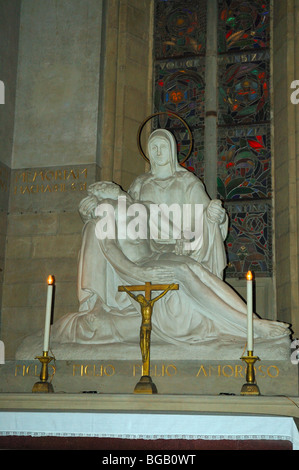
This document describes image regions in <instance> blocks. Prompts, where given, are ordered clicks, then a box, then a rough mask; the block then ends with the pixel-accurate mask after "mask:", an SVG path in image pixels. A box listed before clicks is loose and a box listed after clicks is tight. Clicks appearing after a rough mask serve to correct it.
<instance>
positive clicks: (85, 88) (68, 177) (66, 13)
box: [0, 0, 153, 359]
mask: <svg viewBox="0 0 299 470" xmlns="http://www.w3.org/2000/svg"><path fill="white" fill-rule="evenodd" d="M7 3H9V4H10V8H8V7H7ZM152 5H153V2H152V0H84V1H74V0H60V1H59V2H57V1H56V0H43V1H42V2H41V1H40V0H23V1H21V0H20V1H19V2H17V1H14V0H13V1H11V2H5V0H3V1H2V2H1V5H0V6H1V7H3V6H5V9H4V10H3V8H2V10H1V11H5V12H6V17H5V18H3V25H1V26H3V27H4V30H2V31H4V35H5V34H7V29H9V31H11V32H12V33H11V34H12V38H10V41H9V45H10V47H11V49H15V51H14V53H15V60H14V62H13V61H12V63H14V64H15V67H14V69H13V70H12V71H11V76H8V77H7V80H8V82H9V83H10V84H15V94H16V99H15V101H14V100H12V99H9V103H10V104H9V106H10V107H9V112H10V116H11V117H10V120H7V117H5V118H4V117H1V118H0V119H1V132H2V133H5V134H6V138H5V145H6V146H5V148H4V147H3V148H2V150H1V151H2V155H1V158H0V161H1V162H3V165H2V167H1V169H0V170H1V173H0V199H1V200H2V199H3V204H2V206H3V207H2V206H1V210H2V213H1V219H0V223H1V228H0V245H1V246H0V262H1V265H0V269H3V268H4V262H5V271H4V280H3V301H2V314H1V322H2V325H1V339H2V340H3V341H4V343H5V348H6V359H10V358H13V357H14V354H15V350H16V348H17V347H18V345H19V343H20V342H21V341H22V339H23V337H24V336H27V335H28V334H30V333H32V332H33V331H35V330H38V329H40V328H43V325H44V318H45V307H46V291H47V287H46V279H47V277H48V275H49V274H52V275H54V276H55V279H56V289H55V308H54V320H57V319H58V318H59V317H61V316H62V315H64V314H65V313H69V312H74V311H77V309H78V301H77V292H76V287H77V257H78V252H79V249H80V244H81V230H82V227H83V224H82V221H81V219H80V216H79V214H78V210H77V208H78V204H79V201H80V200H81V199H82V198H83V197H85V196H86V189H87V187H88V185H89V184H91V183H93V182H95V181H98V180H109V181H115V182H117V183H119V184H121V185H122V186H123V187H124V188H125V189H127V188H128V186H129V184H130V183H131V181H132V180H133V179H134V178H135V177H136V176H137V175H138V174H140V173H142V172H143V171H144V161H143V160H142V158H141V157H140V155H139V154H138V149H137V143H136V136H137V131H138V126H139V124H140V122H141V121H142V120H143V119H144V118H145V117H146V116H147V115H148V114H150V113H151V76H152V71H151V68H150V67H151V64H152V60H151V52H150V51H151V41H152V34H151V24H152V23H151V22H152V15H151V10H152ZM12 7H14V8H12ZM17 7H19V10H18V9H17ZM18 13H19V17H18ZM18 20H19V21H20V27H19V25H18ZM5 27H6V29H5ZM3 44H4V46H5V47H6V46H7V45H5V43H4V42H3ZM0 47H2V45H0ZM145 51H149V52H148V53H147V52H146V53H145ZM2 52H3V51H2ZM2 52H1V54H0V56H3V54H2ZM4 57H5V54H4ZM13 74H14V75H13ZM4 78H6V77H4ZM0 79H2V77H1V76H0ZM4 121H5V122H6V123H7V124H6V128H4V127H3V126H2V124H3V122H4ZM7 126H8V127H7ZM2 137H3V138H4V135H3V134H2ZM2 140H3V139H2ZM4 177H5V181H4ZM9 181H10V183H11V184H10V185H9ZM1 242H2V244H1ZM5 246H6V253H5V256H4V248H5ZM1 250H2V251H1ZM2 275H3V271H0V282H1V280H2Z"/></svg>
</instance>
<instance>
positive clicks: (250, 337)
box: [246, 271, 253, 351]
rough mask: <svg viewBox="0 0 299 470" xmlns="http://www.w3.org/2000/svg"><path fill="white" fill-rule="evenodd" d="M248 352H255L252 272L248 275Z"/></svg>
mask: <svg viewBox="0 0 299 470" xmlns="http://www.w3.org/2000/svg"><path fill="white" fill-rule="evenodd" d="M246 278H247V350H248V351H253V312H252V304H253V301H252V278H253V276H252V272H251V271H248V273H247V275H246Z"/></svg>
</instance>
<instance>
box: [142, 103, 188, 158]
mask: <svg viewBox="0 0 299 470" xmlns="http://www.w3.org/2000/svg"><path fill="white" fill-rule="evenodd" d="M161 114H167V115H168V116H174V117H175V118H176V119H179V120H180V121H181V122H182V123H183V124H184V126H185V128H186V129H187V131H188V134H189V139H190V146H189V151H188V154H187V156H186V157H185V158H184V160H182V161H181V162H179V164H180V165H182V164H183V163H185V161H186V160H188V158H189V157H190V155H191V152H192V145H193V139H192V132H191V129H190V127H189V126H188V124H187V123H186V122H185V121H184V119H182V118H181V117H180V116H179V115H178V114H175V113H172V112H170V111H161V112H159V113H154V114H151V115H150V116H148V117H147V118H146V119H145V120H144V121H143V122H142V123H141V124H140V126H139V129H138V134H137V145H138V149H139V152H140V153H141V156H142V157H143V158H144V159H145V160H146V161H147V162H148V163H150V160H149V158H148V157H147V156H146V155H145V153H144V151H143V149H142V146H141V132H142V130H143V128H144V126H145V124H146V123H147V122H148V121H150V120H151V119H153V118H154V117H156V116H160V115H161Z"/></svg>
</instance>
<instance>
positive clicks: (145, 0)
mask: <svg viewBox="0 0 299 470" xmlns="http://www.w3.org/2000/svg"><path fill="white" fill-rule="evenodd" d="M153 4H154V2H153V0H109V1H106V2H105V5H106V12H105V14H106V36H105V41H106V45H105V47H106V54H105V60H104V68H103V74H104V75H103V80H104V90H105V92H104V94H103V101H102V103H101V105H102V116H101V121H102V130H101V136H102V138H101V142H99V147H98V159H99V165H100V168H101V172H100V176H101V179H102V180H108V181H111V180H114V181H115V182H117V183H118V184H120V185H122V186H123V188H124V189H128V187H129V185H130V184H131V182H132V181H133V180H134V179H135V178H136V176H138V175H140V174H141V173H144V171H145V164H144V160H143V159H142V158H141V157H140V155H139V154H138V149H137V140H136V138H137V132H138V127H139V125H140V124H141V122H142V121H143V120H144V119H145V118H146V117H147V116H148V115H150V114H151V113H152V42H153V32H152V31H153Z"/></svg>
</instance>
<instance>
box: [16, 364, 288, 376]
mask: <svg viewBox="0 0 299 470" xmlns="http://www.w3.org/2000/svg"><path fill="white" fill-rule="evenodd" d="M68 367H69V372H70V375H71V376H73V377H82V378H88V377H90V378H92V377H107V378H109V377H113V376H115V375H117V374H118V373H119V372H120V370H118V366H117V365H113V364H100V363H97V364H92V363H91V364H77V363H72V364H69V365H68ZM128 367H129V369H128V371H129V375H131V376H132V377H139V376H140V374H141V364H131V365H129V366H128ZM56 372H57V368H56V366H54V365H52V364H49V377H50V378H51V377H53V376H54V375H55V373H56ZM39 374H40V366H39V365H38V364H29V365H26V364H16V366H15V377H25V376H28V375H29V376H34V377H38V376H39ZM255 374H256V376H257V377H259V378H268V379H276V378H277V377H278V376H279V374H280V370H279V367H277V366H276V365H260V366H258V367H256V368H255ZM150 375H151V377H165V378H167V377H170V378H171V377H174V376H179V375H182V376H183V375H184V376H185V375H186V373H185V371H184V370H183V369H180V367H179V366H178V365H175V364H159V365H158V364H152V365H151V369H150ZM188 375H189V376H190V377H191V376H193V377H197V378H202V379H205V380H206V379H209V378H212V377H214V378H215V377H224V378H240V379H245V377H246V366H243V365H242V364H223V365H222V364H218V365H206V364H200V365H199V366H198V367H194V371H193V372H191V371H190V372H189V373H188Z"/></svg>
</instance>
